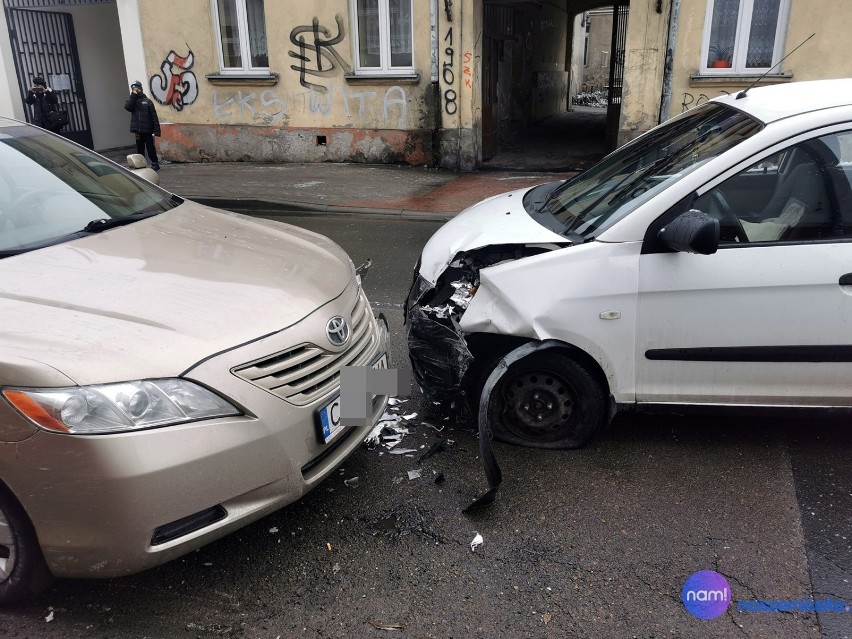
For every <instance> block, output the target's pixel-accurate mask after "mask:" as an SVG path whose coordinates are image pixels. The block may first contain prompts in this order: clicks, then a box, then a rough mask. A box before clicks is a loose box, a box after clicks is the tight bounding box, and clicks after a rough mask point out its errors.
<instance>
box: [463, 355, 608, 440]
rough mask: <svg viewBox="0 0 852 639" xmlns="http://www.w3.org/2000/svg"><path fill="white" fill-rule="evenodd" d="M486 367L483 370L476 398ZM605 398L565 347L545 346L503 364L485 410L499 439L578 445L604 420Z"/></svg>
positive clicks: (589, 375) (601, 389) (587, 370)
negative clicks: (560, 348) (513, 361)
mask: <svg viewBox="0 0 852 639" xmlns="http://www.w3.org/2000/svg"><path fill="white" fill-rule="evenodd" d="M495 364H496V362H495ZM491 370H493V366H492V367H489V369H488V370H487V371H485V372H484V373H483V375H484V376H483V377H482V378H481V379H482V384H481V385H480V386H479V396H480V397H481V393H482V391H483V386H484V383H485V380H486V379H487V378H488V375H489V374H490V372H491ZM606 400H607V394H606V390H605V388H604V386H603V385H602V384H601V383H600V382H599V381H598V379H597V378H596V376H595V375H594V374H593V373H592V372H591V371H590V370H589V369H588V368H587V366H586V365H584V364H583V363H582V362H581V361H579V360H577V359H575V358H573V357H571V356H570V354H567V353H565V352H562V351H555V350H546V351H542V352H538V353H533V354H531V355H529V356H527V357H524V358H523V359H521V360H519V361H517V362H515V363H514V364H512V365H511V366H509V368H508V369H507V370H506V372H505V373H504V374H503V376H502V377H501V378H500V379H499V380H498V381H497V383H496V385H495V386H494V389H493V390H492V392H491V397H490V400H489V403H488V413H487V415H488V421H489V424H490V426H491V431H492V433H493V434H494V438H495V439H497V440H499V441H502V442H506V443H509V444H519V445H522V446H531V447H534V448H551V449H568V448H580V447H582V446H583V445H584V444H586V443H587V442H588V441H589V439H591V437H592V435H593V434H594V433H595V431H596V430H597V429H598V428H599V427H600V426H602V425H603V424H604V423H605V421H606V419H607V414H608V413H607V401H606Z"/></svg>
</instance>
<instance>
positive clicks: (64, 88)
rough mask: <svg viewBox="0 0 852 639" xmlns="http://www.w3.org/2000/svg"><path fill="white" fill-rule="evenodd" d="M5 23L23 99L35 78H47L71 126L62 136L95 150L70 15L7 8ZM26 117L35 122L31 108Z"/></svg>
mask: <svg viewBox="0 0 852 639" xmlns="http://www.w3.org/2000/svg"><path fill="white" fill-rule="evenodd" d="M6 21H7V23H8V25H9V37H10V41H11V44H12V54H13V57H14V60H15V69H16V71H17V76H18V85H19V88H20V90H21V99H22V100H25V99H26V95H27V90H28V89H29V87H30V86H32V79H33V78H34V77H36V76H42V77H44V79H45V80H46V81H47V83H48V85H49V86H50V87H51V88H52V89H53V90H54V91H55V92H56V94H57V96H58V97H59V108H60V109H64V110H66V111H68V116H69V124H68V126H67V127H65V128H64V129H63V130H62V135H63V136H65V137H66V138H68V139H69V140H73V141H74V142H77V143H78V144H82V145H83V146H85V147H87V148H90V149H91V148H93V146H94V144H93V140H92V131H91V127H90V125H89V114H88V110H87V108H86V94H85V91H84V88H83V77H82V73H81V71H80V58H79V56H78V54H77V39H76V36H75V33H74V22H73V20H72V18H71V15H70V14H68V13H60V12H54V11H37V10H31V9H16V8H9V7H7V8H6ZM26 117H27V121H32V112H31V110H30V109H29V108H27V109H26Z"/></svg>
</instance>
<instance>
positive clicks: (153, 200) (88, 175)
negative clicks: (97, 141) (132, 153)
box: [0, 124, 175, 255]
mask: <svg viewBox="0 0 852 639" xmlns="http://www.w3.org/2000/svg"><path fill="white" fill-rule="evenodd" d="M171 197H172V196H171V195H170V194H169V193H167V192H166V191H163V190H162V189H159V188H157V187H155V186H154V185H152V184H150V183H149V182H147V181H145V180H143V179H141V178H138V177H136V176H134V175H132V174H131V173H129V172H127V171H124V170H122V169H121V168H119V167H118V166H116V165H115V164H113V163H111V162H109V161H108V160H106V159H104V158H102V157H100V156H99V155H97V154H95V153H91V152H89V151H87V150H86V149H83V148H81V147H79V146H76V145H74V144H72V143H70V142H68V141H66V140H64V139H62V138H60V137H58V136H55V135H51V134H49V133H46V132H43V131H41V130H39V129H36V128H35V127H31V126H27V125H23V124H22V125H16V126H3V127H0V255H3V254H5V255H8V254H10V253H15V252H21V251H22V250H27V249H29V248H38V247H40V246H45V245H47V244H51V243H55V242H56V241H61V240H62V238H66V239H73V238H72V237H69V236H71V235H73V234H75V233H78V232H80V231H81V229H83V228H84V227H85V226H86V225H87V224H88V223H90V222H92V221H93V220H103V219H115V218H123V217H127V216H130V215H138V214H141V213H146V214H147V213H158V212H162V211H165V210H168V209H170V208H173V207H174V206H175V202H173V201H172V199H171Z"/></svg>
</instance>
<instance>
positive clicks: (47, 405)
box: [3, 378, 241, 435]
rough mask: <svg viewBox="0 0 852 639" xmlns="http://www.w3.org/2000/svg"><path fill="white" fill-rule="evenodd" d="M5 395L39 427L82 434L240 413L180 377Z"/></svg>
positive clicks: (17, 391) (14, 390) (13, 391)
mask: <svg viewBox="0 0 852 639" xmlns="http://www.w3.org/2000/svg"><path fill="white" fill-rule="evenodd" d="M3 396H4V397H5V398H6V399H7V400H9V402H10V403H11V404H12V406H14V407H15V408H16V409H17V410H18V411H19V412H20V413H21V414H22V415H24V417H26V418H27V419H29V420H30V421H31V422H33V423H34V424H36V425H37V426H40V427H41V428H44V429H45V430H49V431H52V432H55V433H73V434H77V435H96V434H102V433H118V432H124V431H133V430H141V429H143V428H154V427H158V426H171V425H173V424H181V423H186V422H193V421H198V420H201V419H211V418H213V417H227V416H231V415H240V414H241V411H240V410H238V409H237V408H236V407H235V406H233V405H232V404H231V403H230V402H228V401H226V400H225V399H223V398H221V397H219V396H218V395H216V394H215V393H213V392H211V391H209V390H207V389H206V388H204V387H202V386H199V385H198V384H195V383H193V382H189V381H186V380H183V379H176V378H171V379H154V380H140V381H135V382H121V383H118V384H98V385H95V386H75V387H71V388H45V389H40V388H39V389H33V388H7V389H5V390H3Z"/></svg>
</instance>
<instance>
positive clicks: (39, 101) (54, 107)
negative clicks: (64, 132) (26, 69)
mask: <svg viewBox="0 0 852 639" xmlns="http://www.w3.org/2000/svg"><path fill="white" fill-rule="evenodd" d="M26 102H27V104H29V105H30V106H32V108H33V124H35V125H37V126H40V127H41V128H43V129H47V130H48V131H51V132H53V133H59V129H61V128H62V126H61V125H60V126H58V127H57V126H51V125H50V123H49V121H48V117H47V114H48V113H51V112H53V111H58V110H59V96H57V95H56V93H54V91H53V90H52V89H51V88H50V87H49V86H47V82H45V81H44V78H42V77H41V76H37V77H35V78H33V85H32V86H31V87H30V89H29V91H27V99H26Z"/></svg>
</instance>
